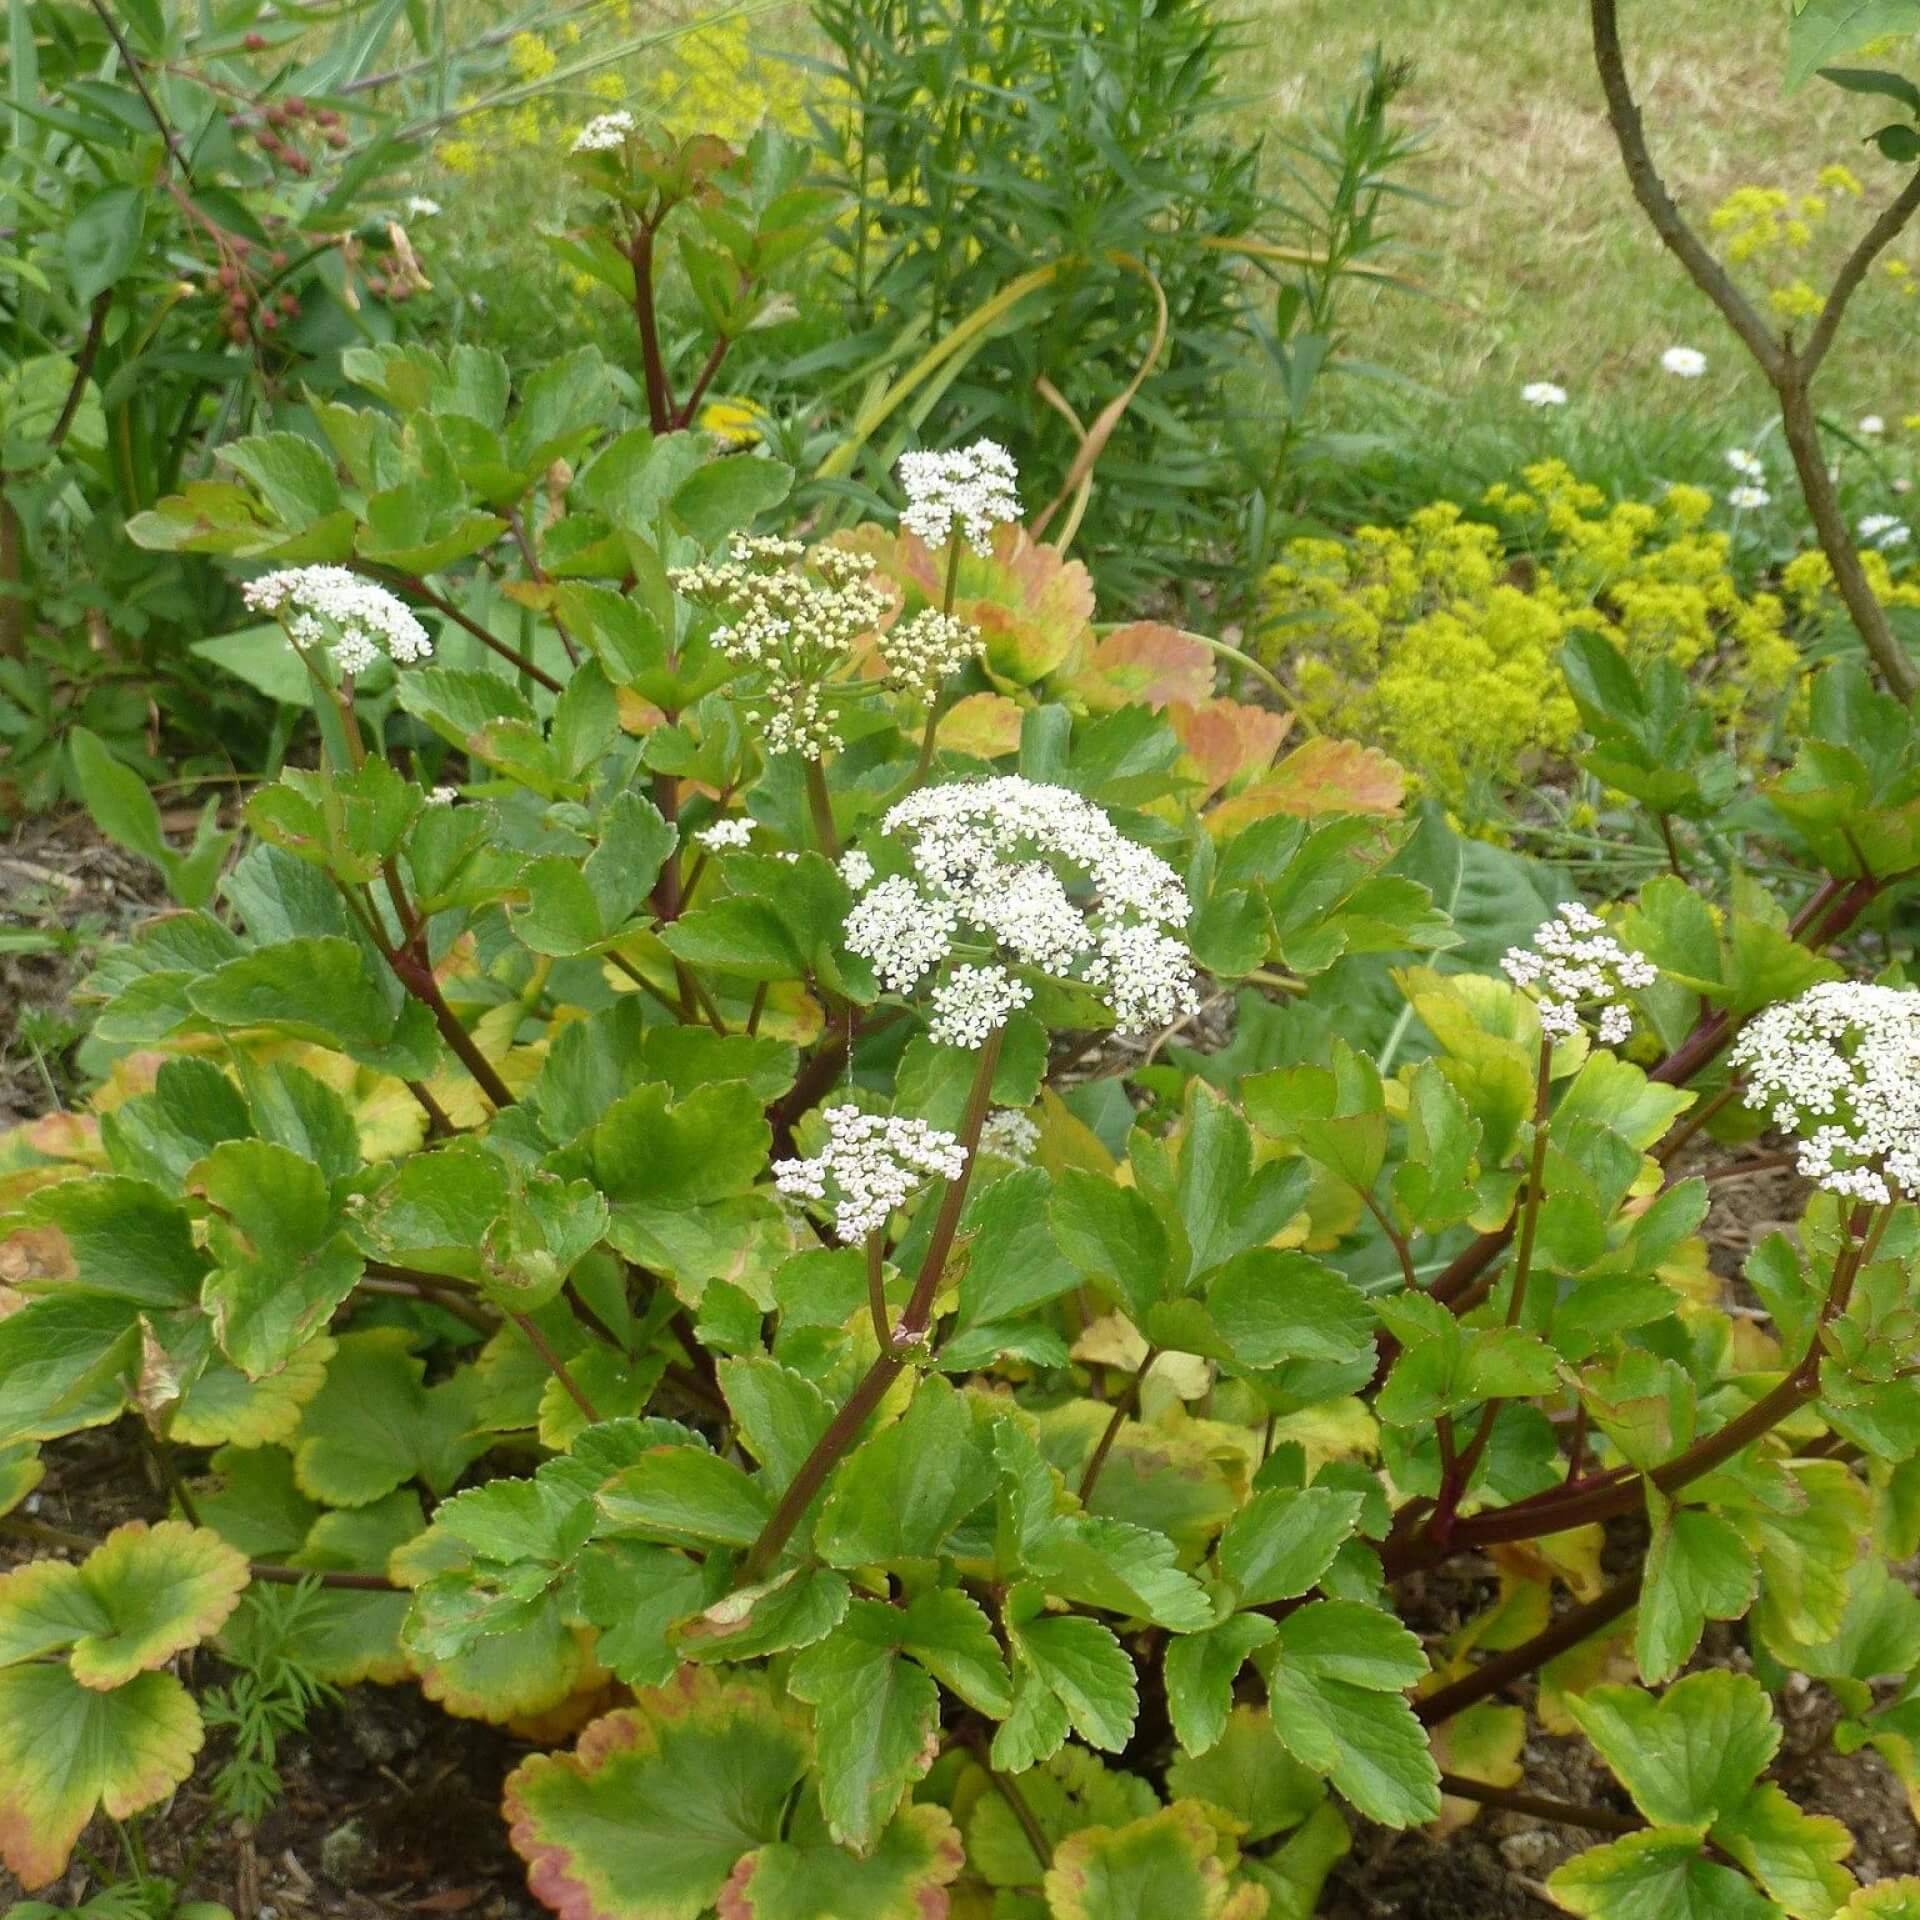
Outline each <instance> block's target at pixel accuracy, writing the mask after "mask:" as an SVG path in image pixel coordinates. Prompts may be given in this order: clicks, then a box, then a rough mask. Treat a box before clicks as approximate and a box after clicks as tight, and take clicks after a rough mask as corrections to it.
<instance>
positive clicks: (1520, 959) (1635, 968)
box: [1500, 900, 1660, 1047]
mask: <svg viewBox="0 0 1920 1920" xmlns="http://www.w3.org/2000/svg"><path fill="white" fill-rule="evenodd" d="M1558 914H1559V917H1558V918H1557V919H1554V920H1547V921H1543V922H1542V923H1541V926H1540V929H1539V931H1538V932H1537V933H1535V935H1534V936H1533V945H1532V946H1530V947H1509V948H1508V949H1507V953H1506V958H1505V959H1504V960H1502V961H1501V962H1500V967H1501V971H1502V972H1503V973H1505V974H1506V976H1507V978H1508V979H1509V980H1511V981H1512V982H1513V983H1514V985H1515V986H1517V987H1530V988H1531V989H1532V990H1533V994H1534V997H1535V999H1536V1000H1537V1001H1538V1003H1539V1007H1540V1030H1541V1031H1542V1032H1543V1033H1547V1034H1551V1035H1553V1036H1554V1037H1555V1038H1558V1039H1564V1038H1567V1037H1568V1036H1570V1035H1572V1034H1575V1033H1578V1032H1579V1031H1580V1019H1581V1015H1582V1014H1583V1013H1584V1014H1586V1015H1588V1016H1590V1017H1592V1018H1593V1019H1594V1021H1595V1025H1596V1027H1597V1029H1598V1032H1599V1035H1600V1039H1601V1041H1602V1043H1603V1044H1604V1045H1606V1046H1609V1047H1617V1046H1619V1045H1621V1043H1622V1042H1624V1041H1625V1040H1626V1039H1627V1037H1628V1036H1629V1035H1630V1034H1631V1033H1632V1032H1633V1010H1632V1009H1631V1008H1630V1007H1629V1006H1628V1005H1627V1004H1626V1002H1625V1000H1624V999H1623V998H1622V997H1621V996H1622V995H1623V994H1625V993H1628V992H1630V991H1632V990H1634V989H1636V988H1641V987H1650V986H1652V985H1653V983H1654V981H1655V980H1657V979H1658V978H1659V977H1660V974H1659V969H1658V968H1657V967H1656V966H1655V965H1654V964H1653V962H1652V961H1651V960H1649V959H1648V958H1647V957H1646V955H1645V954H1642V953H1635V952H1634V951H1633V950H1632V948H1630V947H1623V946H1622V945H1621V944H1620V943H1619V941H1617V940H1616V939H1614V937H1613V936H1612V934H1610V933H1609V932H1608V931H1607V927H1606V922H1605V921H1604V920H1602V919H1601V918H1600V916H1599V915H1598V914H1597V913H1594V912H1592V911H1591V910H1590V909H1589V908H1586V907H1583V906H1581V905H1580V903H1579V902H1578V901H1577V900H1566V901H1562V902H1561V904H1560V907H1559V909H1558Z"/></svg>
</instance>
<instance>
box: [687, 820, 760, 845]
mask: <svg viewBox="0 0 1920 1920" xmlns="http://www.w3.org/2000/svg"><path fill="white" fill-rule="evenodd" d="M693 837H694V838H695V839H696V840H698V841H699V842H700V844H701V845H702V846H703V847H705V848H706V850H707V851H708V852H709V853H724V852H725V851H727V850H728V849H729V848H731V847H746V846H751V845H752V844H753V822H752V821H751V820H738V819H736V820H716V821H715V822H714V823H713V825H712V826H710V827H702V828H701V829H700V831H699V832H698V833H696V834H695V835H694V836H693Z"/></svg>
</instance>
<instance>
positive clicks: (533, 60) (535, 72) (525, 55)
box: [507, 33, 560, 86]
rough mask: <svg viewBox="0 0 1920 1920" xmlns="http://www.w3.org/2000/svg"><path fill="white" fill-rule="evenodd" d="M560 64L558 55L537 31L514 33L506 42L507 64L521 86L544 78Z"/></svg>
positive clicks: (529, 84)
mask: <svg viewBox="0 0 1920 1920" xmlns="http://www.w3.org/2000/svg"><path fill="white" fill-rule="evenodd" d="M559 64H560V56H559V55H558V54H557V53H555V52H554V50H553V49H552V48H551V47H550V46H548V45H547V43H546V42H545V41H544V40H542V39H541V38H540V36H539V35H538V34H537V33H516V34H515V35H514V36H513V38H512V39H511V40H509V41H508V42H507V65H508V66H509V67H511V68H512V69H513V77H514V78H515V79H516V80H518V81H519V82H520V84H521V85H522V86H531V85H532V84H533V82H534V81H536V80H544V79H545V78H546V77H547V75H548V74H550V73H551V72H552V71H553V70H554V68H555V67H557V66H558V65H559Z"/></svg>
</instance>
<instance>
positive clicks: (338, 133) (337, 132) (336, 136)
mask: <svg viewBox="0 0 1920 1920" xmlns="http://www.w3.org/2000/svg"><path fill="white" fill-rule="evenodd" d="M346 144H347V130H346V128H344V127H329V128H328V129H327V145H328V146H330V147H331V148H332V149H333V150H334V152H335V153H338V152H339V151H340V149H341V148H342V147H344V146H345V145H346Z"/></svg>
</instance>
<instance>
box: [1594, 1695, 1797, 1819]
mask: <svg viewBox="0 0 1920 1920" xmlns="http://www.w3.org/2000/svg"><path fill="white" fill-rule="evenodd" d="M1567 1704H1568V1706H1569V1708H1570V1709H1571V1710H1572V1713H1573V1717H1574V1718H1575V1719H1576V1720H1577V1721H1578V1722H1579V1723H1580V1728H1581V1731H1582V1732H1583V1733H1585V1734H1586V1736H1587V1738H1588V1739H1589V1740H1591V1741H1592V1742H1593V1744H1594V1746H1595V1747H1597V1748H1598V1749H1599V1752H1600V1757H1601V1759H1603V1760H1604V1761H1605V1762H1606V1763H1607V1765H1608V1766H1609V1767H1610V1768H1612V1770H1613V1773H1614V1776H1615V1778H1617V1779H1618V1780H1619V1782H1620V1784H1621V1785H1622V1786H1623V1787H1625V1788H1626V1790H1627V1792H1628V1793H1629V1794H1631V1795H1632V1796H1633V1803H1634V1805H1635V1806H1637V1807H1638V1808H1639V1809H1640V1811H1641V1812H1642V1813H1644V1814H1645V1815H1646V1816H1647V1818H1648V1819H1649V1820H1651V1821H1653V1822H1655V1823H1656V1825H1660V1826H1671V1827H1693V1828H1697V1829H1700V1830H1703V1831H1704V1829H1706V1828H1707V1827H1709V1826H1711V1825H1712V1824H1713V1822H1714V1821H1715V1820H1717V1819H1718V1818H1719V1817H1720V1816H1721V1815H1722V1814H1723V1813H1728V1812H1731V1811H1732V1810H1733V1809H1734V1808H1736V1807H1738V1806H1739V1805H1740V1804H1741V1803H1742V1802H1743V1801H1744V1800H1745V1799H1746V1797H1747V1792H1748V1790H1749V1789H1750V1788H1751V1787H1752V1785H1753V1783H1754V1781H1755V1780H1757V1779H1758V1778H1759V1777H1760V1772H1761V1769H1762V1768H1764V1767H1765V1766H1766V1765H1767V1763H1768V1762H1769V1761H1770V1760H1771V1759H1772V1758H1773V1756H1774V1754H1775V1752H1776V1751H1778V1749H1779V1746H1780V1728H1779V1726H1778V1725H1777V1723H1776V1722H1775V1720H1774V1718H1773V1712H1772V1709H1771V1708H1770V1706H1769V1705H1768V1703H1767V1696H1766V1692H1765V1690H1764V1689H1763V1688H1762V1687H1761V1685H1760V1682H1759V1681H1758V1680H1756V1679H1754V1677H1753V1676H1752V1675H1751V1674H1747V1673H1729V1672H1727V1671H1725V1670H1724V1669H1717V1670H1715V1671H1712V1672H1706V1673H1690V1674H1688V1675H1687V1676H1686V1677H1685V1678H1684V1679H1681V1680H1677V1681H1675V1682H1674V1684H1673V1685H1672V1686H1671V1687H1669V1688H1668V1689H1667V1691H1666V1692H1665V1693H1664V1694H1663V1695H1661V1696H1660V1697H1659V1698H1658V1699H1655V1698H1654V1696H1653V1695H1652V1694H1650V1693H1642V1692H1641V1691H1640V1690H1639V1689H1638V1688H1636V1687H1595V1688H1594V1689H1593V1690H1592V1691H1591V1692H1590V1693H1588V1694H1587V1695H1586V1696H1585V1697H1584V1698H1578V1697H1576V1698H1572V1699H1569V1701H1568V1703H1567Z"/></svg>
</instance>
